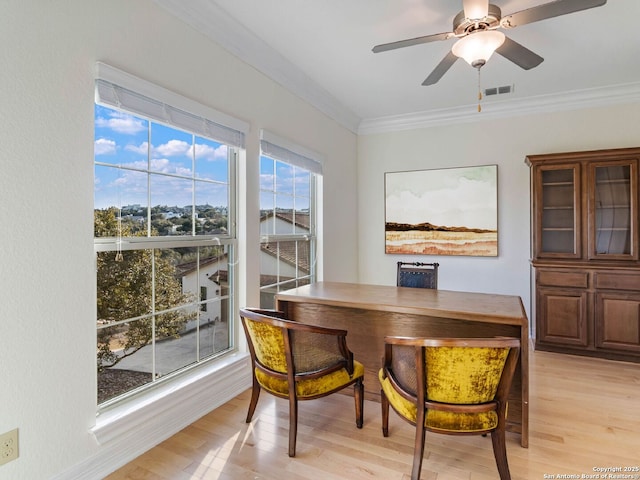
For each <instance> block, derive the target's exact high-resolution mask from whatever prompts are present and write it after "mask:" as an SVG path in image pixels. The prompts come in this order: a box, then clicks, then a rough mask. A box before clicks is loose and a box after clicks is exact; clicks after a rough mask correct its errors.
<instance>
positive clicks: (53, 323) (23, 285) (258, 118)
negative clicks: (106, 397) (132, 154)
mask: <svg viewBox="0 0 640 480" xmlns="http://www.w3.org/2000/svg"><path fill="white" fill-rule="evenodd" d="M0 45H1V47H0V49H1V50H0V51H1V52H2V55H1V58H2V68H0V105H2V108H1V109H0V137H1V141H0V162H1V164H2V168H1V170H0V204H1V205H2V207H1V208H0V225H2V236H1V237H0V245H1V246H2V259H1V260H0V405H2V408H0V433H3V432H5V431H8V430H11V429H13V428H16V427H17V428H19V429H20V458H19V459H17V460H15V461H13V462H11V463H8V464H6V465H3V466H0V479H2V480H5V479H11V480H33V479H48V478H51V477H53V476H56V475H61V474H63V473H62V472H65V471H67V470H68V469H70V468H72V467H73V466H74V465H77V464H79V463H82V462H85V461H87V459H90V458H92V457H95V456H96V455H100V452H101V450H102V449H103V448H104V446H100V445H98V444H97V442H96V440H95V439H94V438H93V437H92V436H91V435H90V433H89V429H90V428H91V426H92V425H93V424H94V423H95V415H96V371H95V354H96V352H95V267H94V253H93V165H92V162H93V98H94V92H93V78H94V65H95V62H96V61H102V62H105V63H108V64H110V65H113V66H114V67H116V68H120V69H122V70H125V71H127V72H129V73H131V74H133V75H136V76H138V77H141V78H143V79H146V80H149V81H152V82H155V83H157V84H159V85H160V86H162V87H165V88H167V89H170V90H173V91H175V92H177V93H179V94H182V95H185V96H187V97H190V98H193V99H195V100H197V101H200V102H202V103H203V104H205V105H207V106H210V107H213V108H215V109H218V110H220V111H223V112H225V113H228V114H231V115H234V116H236V117H238V118H240V119H242V120H245V121H247V122H249V123H250V124H251V131H250V133H249V137H248V139H247V145H248V148H247V156H246V158H247V161H246V163H243V164H242V165H241V173H242V175H243V181H244V180H246V184H244V185H243V188H242V192H243V195H242V196H241V205H242V208H243V210H246V211H247V212H248V215H249V220H250V222H251V228H249V229H247V230H246V231H241V232H240V235H241V238H242V239H243V240H242V243H243V245H250V246H251V248H250V250H249V251H248V254H247V256H246V257H245V258H243V259H242V263H241V273H242V275H243V276H242V277H241V286H243V290H244V286H245V285H246V286H247V288H246V292H245V293H244V294H243V298H242V299H241V302H246V303H253V304H257V302H258V301H259V291H258V278H259V272H258V265H259V260H258V258H259V257H258V255H259V253H258V252H259V248H258V242H259V234H258V223H259V212H258V205H259V200H258V195H257V191H258V161H257V159H258V148H259V132H260V129H261V128H265V129H268V130H269V131H271V132H274V133H276V134H278V135H280V136H282V137H285V138H288V139H290V140H291V141H294V142H296V143H297V144H300V145H304V146H305V147H307V148H309V149H312V150H314V151H317V152H321V153H322V154H323V155H324V156H325V158H326V161H325V178H324V186H325V188H327V189H329V190H330V191H331V195H325V204H324V215H325V223H326V224H325V227H324V232H325V235H326V239H325V242H324V248H325V249H326V250H327V251H329V252H332V254H331V263H330V264H327V265H324V266H323V267H324V268H323V271H324V275H325V278H326V279H329V280H337V279H341V280H356V279H357V244H356V238H357V234H356V221H355V219H356V214H357V211H356V208H357V207H356V193H355V190H356V154H357V150H356V149H357V143H356V137H355V135H354V134H353V133H352V132H349V131H347V130H346V129H344V128H343V127H341V126H339V125H338V124H337V123H335V122H334V121H332V120H330V119H329V118H328V117H326V116H325V115H324V114H321V113H320V112H319V111H318V110H316V109H315V108H313V107H311V106H309V105H308V104H306V103H305V102H303V101H302V100H300V99H299V98H297V97H295V96H293V95H291V94H289V93H288V92H286V91H285V90H284V89H283V88H281V87H280V86H279V85H277V84H275V83H274V82H272V81H270V80H268V79H267V78H266V77H264V76H263V75H262V74H260V73H259V72H257V71H256V70H255V69H253V68H251V67H249V66H247V65H246V64H244V63H242V62H240V61H238V60H237V59H235V58H234V57H232V56H230V55H229V54H227V53H226V52H225V51H223V50H222V49H220V48H219V47H217V46H216V45H214V44H212V43H211V42H209V41H207V39H205V38H204V37H203V36H202V35H200V34H198V33H197V32H195V31H194V30H193V29H191V28H188V27H186V26H185V25H183V24H182V23H180V22H179V21H177V20H175V19H174V18H172V17H171V16H169V15H168V14H167V13H166V12H165V11H164V10H162V9H160V8H159V7H157V6H156V5H155V4H154V3H153V2H151V1H150V0H136V1H131V0H109V1H103V0H58V1H43V0H4V1H2V14H1V15H0ZM34 276H37V278H38V280H37V281H34ZM36 285H37V288H36V287H35V286H36ZM127 441H129V440H128V439H124V440H122V442H123V443H126V442H127ZM123 446H124V447H125V448H126V445H123ZM111 466H112V467H113V468H115V467H116V466H117V465H111ZM83 478H90V477H88V476H86V477H83Z"/></svg>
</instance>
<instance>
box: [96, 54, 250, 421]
mask: <svg viewBox="0 0 640 480" xmlns="http://www.w3.org/2000/svg"><path fill="white" fill-rule="evenodd" d="M102 67H104V68H102V69H101V70H100V72H101V73H102V74H103V75H99V79H98V80H97V83H96V99H97V100H96V102H97V103H96V106H95V155H94V157H95V186H94V192H95V195H94V217H95V223H94V233H95V240H94V243H95V250H96V256H97V259H96V266H97V368H98V403H99V404H100V405H101V406H102V407H103V408H104V407H106V406H108V405H111V404H113V403H116V402H119V401H121V400H123V399H126V398H128V397H130V396H131V395H132V394H133V393H138V392H140V391H141V390H144V389H147V388H149V387H151V386H153V385H154V384H157V383H158V382H163V381H165V380H167V379H170V378H172V377H173V376H175V375H176V374H177V373H179V372H181V371H184V370H185V369H188V368H191V367H194V366H197V365H199V364H202V363H203V362H208V361H211V360H213V359H215V358H218V357H220V356H222V355H224V354H225V353H227V352H231V351H233V349H234V348H235V338H234V332H235V325H234V315H233V311H234V302H235V288H234V270H233V267H234V265H235V264H236V243H237V242H236V234H235V224H236V207H235V196H236V181H235V171H236V162H237V155H238V149H239V148H242V147H243V142H244V136H243V133H242V131H237V130H234V129H232V128H228V127H226V126H222V125H220V124H217V123H216V122H215V121H213V120H212V119H211V118H210V116H205V117H203V116H199V115H198V114H200V113H201V111H202V110H203V109H204V107H198V106H197V105H195V106H194V105H193V104H192V103H189V101H188V100H187V99H184V98H183V97H179V96H176V95H174V94H172V93H171V92H167V91H165V90H163V89H160V88H159V87H156V86H154V85H151V84H148V83H146V82H144V81H143V80H140V79H135V80H132V79H131V78H132V77H129V76H127V75H126V74H123V73H122V72H119V71H117V70H115V69H111V68H110V67H107V66H102ZM113 79H116V81H121V83H114V81H113ZM122 83H124V84H125V86H122ZM131 84H133V86H134V88H135V87H139V88H140V89H141V90H142V91H145V93H147V92H153V93H156V94H157V95H158V96H159V97H161V98H160V100H158V99H157V98H154V97H149V96H146V95H141V94H139V93H137V91H135V90H132V89H130V87H129V85H131ZM167 98H168V99H169V100H171V101H174V102H177V103H178V105H172V104H167V103H163V101H166V99H167ZM184 105H186V106H187V108H188V110H184V109H182V107H183V106H184ZM194 112H195V113H194ZM205 113H209V112H205ZM212 116H214V117H215V112H213V115H212ZM214 120H215V118H214Z"/></svg>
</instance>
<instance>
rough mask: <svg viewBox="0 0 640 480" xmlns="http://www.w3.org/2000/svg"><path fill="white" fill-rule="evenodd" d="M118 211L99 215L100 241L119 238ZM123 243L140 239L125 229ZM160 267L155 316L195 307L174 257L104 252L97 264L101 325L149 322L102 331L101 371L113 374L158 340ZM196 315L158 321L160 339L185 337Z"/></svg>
mask: <svg viewBox="0 0 640 480" xmlns="http://www.w3.org/2000/svg"><path fill="white" fill-rule="evenodd" d="M116 213H117V210H116V209H115V208H109V209H105V210H95V213H94V217H95V222H94V231H95V236H96V237H115V236H118V220H117V216H116ZM120 228H121V232H120V235H121V236H122V237H131V236H140V235H143V233H140V232H135V233H133V232H132V231H131V228H130V227H129V226H128V225H127V224H125V223H122V224H121V226H120ZM154 263H155V271H154V275H155V310H156V311H161V310H165V309H167V308H172V307H176V306H179V305H184V304H188V303H190V302H192V301H193V300H194V298H193V296H192V295H187V294H183V293H182V288H181V285H180V282H179V280H178V278H177V276H176V268H175V266H174V263H173V262H171V260H170V255H168V254H163V251H161V250H152V249H145V250H129V251H124V252H122V257H121V258H119V256H118V255H117V254H116V253H115V252H99V253H98V258H97V278H98V285H97V287H98V299H97V310H98V323H99V324H100V325H109V324H113V323H117V322H119V321H122V320H125V319H127V318H136V317H143V318H141V319H139V320H133V321H130V322H127V323H126V324H118V325H114V326H106V327H104V328H100V329H99V330H98V352H97V365H98V371H101V370H102V369H105V368H110V367H113V366H114V365H116V364H117V363H118V362H120V361H121V360H122V359H123V358H126V357H129V356H131V355H133V354H134V353H136V352H137V351H138V350H140V349H141V348H142V347H144V346H145V345H147V344H149V342H150V341H151V339H152V335H153V324H152V322H153V319H152V317H150V316H149V315H150V313H151V311H152V308H151V306H152V301H153V285H152V282H153V280H152V275H151V272H152V268H153V266H154ZM195 315H196V314H195V312H194V313H192V314H185V313H183V312H180V311H172V312H168V313H164V314H161V315H157V316H156V317H155V318H156V320H155V334H156V338H163V337H165V338H166V337H175V338H177V337H179V334H180V331H181V330H182V329H183V328H184V326H185V324H186V323H187V322H188V321H189V320H190V319H192V318H195Z"/></svg>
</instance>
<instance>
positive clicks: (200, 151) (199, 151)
mask: <svg viewBox="0 0 640 480" xmlns="http://www.w3.org/2000/svg"><path fill="white" fill-rule="evenodd" d="M195 148H196V159H198V160H208V161H214V160H226V159H227V146H226V145H219V146H218V147H216V148H213V147H212V146H211V145H207V144H204V143H197V144H196V145H195ZM188 153H189V155H192V154H193V147H190V148H189V152H188Z"/></svg>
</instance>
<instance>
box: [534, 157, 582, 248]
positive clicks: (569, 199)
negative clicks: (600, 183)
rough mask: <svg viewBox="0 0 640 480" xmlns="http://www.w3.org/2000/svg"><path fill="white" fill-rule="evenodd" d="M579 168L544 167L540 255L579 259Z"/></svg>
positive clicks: (542, 171) (541, 173) (541, 190)
mask: <svg viewBox="0 0 640 480" xmlns="http://www.w3.org/2000/svg"><path fill="white" fill-rule="evenodd" d="M578 172H579V167H578V165H575V166H573V167H572V168H566V167H563V168H541V170H540V172H539V174H540V177H539V181H540V183H541V186H542V188H541V189H540V190H539V191H540V195H541V198H539V202H540V207H541V208H540V209H539V215H540V217H541V218H540V219H539V225H540V231H539V240H540V241H539V242H538V245H539V251H538V252H537V253H538V256H561V257H575V256H579V255H580V252H579V244H578V242H577V238H578V237H577V235H579V218H580V212H579V208H580V205H579V198H580V196H579V183H578V179H579V176H578Z"/></svg>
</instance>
